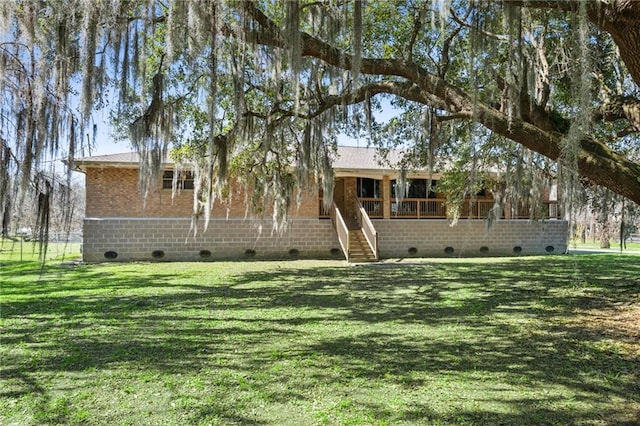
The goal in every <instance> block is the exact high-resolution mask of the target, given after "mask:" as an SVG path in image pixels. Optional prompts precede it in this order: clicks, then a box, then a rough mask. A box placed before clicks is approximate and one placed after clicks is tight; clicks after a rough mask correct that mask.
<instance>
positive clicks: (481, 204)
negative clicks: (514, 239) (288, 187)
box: [319, 198, 562, 219]
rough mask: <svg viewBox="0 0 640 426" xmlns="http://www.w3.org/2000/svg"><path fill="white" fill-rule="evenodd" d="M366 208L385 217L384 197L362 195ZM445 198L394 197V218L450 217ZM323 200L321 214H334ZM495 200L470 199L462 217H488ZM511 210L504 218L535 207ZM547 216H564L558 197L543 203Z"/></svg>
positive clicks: (526, 216)
mask: <svg viewBox="0 0 640 426" xmlns="http://www.w3.org/2000/svg"><path fill="white" fill-rule="evenodd" d="M358 200H359V201H360V203H361V205H362V208H363V209H364V211H365V212H366V213H367V215H368V216H369V217H370V218H372V219H382V218H383V217H384V213H383V212H384V202H383V200H382V198H358ZM444 201H445V200H444V198H405V199H403V200H402V202H400V203H398V202H396V201H395V200H391V201H390V204H391V209H390V211H391V218H405V219H445V218H446V217H447V209H446V207H445V204H444ZM319 202H320V209H319V211H320V217H321V218H322V217H325V218H328V217H330V211H328V210H325V209H324V207H323V205H322V198H321V199H320V200H319ZM493 205H494V200H491V199H488V200H486V199H476V200H473V201H471V200H467V201H465V202H464V203H463V205H462V206H461V212H460V218H463V219H485V218H486V217H487V214H488V212H489V210H491V209H492V208H493ZM505 210H509V211H508V213H507V214H505V212H503V213H502V218H503V219H504V218H506V217H508V218H510V219H530V218H531V209H530V206H529V205H527V204H526V203H524V204H523V203H520V204H519V205H518V206H511V207H505ZM540 215H542V216H544V218H548V219H560V218H562V210H561V208H560V206H559V205H558V203H557V202H556V201H551V202H547V203H543V209H542V211H541V212H540V214H538V216H540Z"/></svg>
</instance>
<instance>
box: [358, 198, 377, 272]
mask: <svg viewBox="0 0 640 426" xmlns="http://www.w3.org/2000/svg"><path fill="white" fill-rule="evenodd" d="M356 216H357V219H358V223H359V224H360V228H361V229H362V233H363V234H364V237H365V238H366V239H367V242H368V243H369V247H371V251H372V252H373V254H374V256H375V258H376V260H378V231H376V228H375V227H374V226H373V223H372V222H371V219H370V218H369V215H368V214H367V211H366V210H365V208H364V207H363V205H362V203H361V202H360V200H358V199H356Z"/></svg>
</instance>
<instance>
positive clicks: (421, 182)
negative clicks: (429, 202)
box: [391, 179, 438, 198]
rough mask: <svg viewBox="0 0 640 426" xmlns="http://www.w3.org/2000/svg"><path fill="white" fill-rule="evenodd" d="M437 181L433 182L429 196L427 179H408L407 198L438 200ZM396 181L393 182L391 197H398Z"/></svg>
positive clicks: (405, 192) (405, 193)
mask: <svg viewBox="0 0 640 426" xmlns="http://www.w3.org/2000/svg"><path fill="white" fill-rule="evenodd" d="M437 183H438V181H437V180H432V181H431V188H429V194H427V179H407V183H406V188H405V190H404V196H405V198H437V193H436V190H435V189H436V188H435V187H436V184H437ZM396 185H397V182H396V180H395V179H394V180H392V181H391V197H392V198H395V196H396Z"/></svg>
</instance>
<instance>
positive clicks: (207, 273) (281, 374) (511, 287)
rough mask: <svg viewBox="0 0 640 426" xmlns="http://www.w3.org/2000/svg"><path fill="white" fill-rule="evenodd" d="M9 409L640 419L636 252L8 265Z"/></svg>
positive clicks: (249, 417) (76, 415)
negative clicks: (351, 262) (349, 262)
mask: <svg viewBox="0 0 640 426" xmlns="http://www.w3.org/2000/svg"><path fill="white" fill-rule="evenodd" d="M0 283H1V284H0V285H1V286H2V287H1V298H2V299H1V301H2V306H1V319H0V325H1V328H2V341H1V345H0V360H1V362H0V368H1V370H0V373H1V379H0V380H1V385H0V424H3V425H10V424H18V425H29V424H87V425H198V424H202V425H208V424H212V425H218V424H219V425H232V424H248V425H249V424H250V425H260V424H263V425H268V424H269V425H322V424H330V425H387V424H388V425H402V424H407V425H408V424H433V425H444V424H452V425H453V424H455V425H497V424H501V425H556V424H557V425H566V424H572V425H576V424H577V425H609V424H610V425H621V424H622V425H624V424H627V425H632V424H638V423H640V256H633V255H618V254H597V255H595V254H594V255H573V256H549V257H520V258H497V259H487V258H485V259H477V260H472V259H466V260H465V259H460V260H458V259H444V260H425V261H417V262H414V263H402V262H388V263H384V264H378V265H365V266H357V267H353V266H345V264H344V263H342V262H320V261H295V262H228V263H222V262H220V263H135V264H103V265H81V266H73V265H68V264H53V263H51V264H48V265H46V266H45V267H44V269H41V268H40V264H37V263H20V262H15V261H4V262H2V261H0Z"/></svg>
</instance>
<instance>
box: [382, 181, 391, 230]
mask: <svg viewBox="0 0 640 426" xmlns="http://www.w3.org/2000/svg"><path fill="white" fill-rule="evenodd" d="M390 200H391V179H389V175H384V176H382V217H383V218H384V219H391V202H390Z"/></svg>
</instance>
